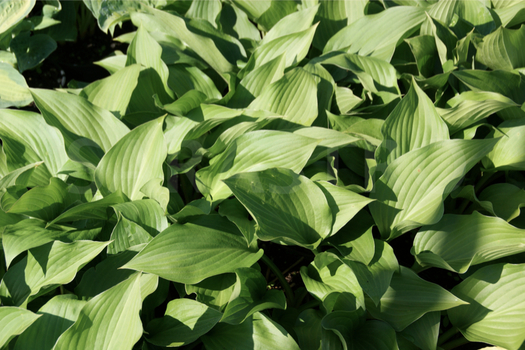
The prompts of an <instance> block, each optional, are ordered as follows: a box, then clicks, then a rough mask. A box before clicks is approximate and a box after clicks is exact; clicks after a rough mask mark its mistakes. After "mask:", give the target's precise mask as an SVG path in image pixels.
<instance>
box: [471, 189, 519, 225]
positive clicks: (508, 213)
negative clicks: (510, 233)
mask: <svg viewBox="0 0 525 350" xmlns="http://www.w3.org/2000/svg"><path fill="white" fill-rule="evenodd" d="M479 199H480V201H488V202H490V203H492V207H493V209H494V212H495V214H496V215H497V216H499V217H500V218H502V219H503V220H505V221H511V220H512V219H515V218H517V217H518V216H519V215H520V208H521V207H523V206H525V191H524V190H523V189H521V188H519V187H516V186H514V185H512V184H510V183H502V184H494V185H491V186H489V187H487V188H486V189H484V190H483V192H481V193H480V195H479Z"/></svg>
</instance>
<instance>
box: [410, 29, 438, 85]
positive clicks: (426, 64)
mask: <svg viewBox="0 0 525 350" xmlns="http://www.w3.org/2000/svg"><path fill="white" fill-rule="evenodd" d="M405 41H406V42H407V43H408V45H409V46H410V50H411V51H412V54H413V55H414V58H415V59H416V64H417V68H418V70H419V75H420V76H424V77H431V76H433V75H434V68H435V65H434V64H435V59H436V56H437V54H438V52H437V47H436V38H435V37H433V36H432V35H419V36H416V37H413V38H409V39H405Z"/></svg>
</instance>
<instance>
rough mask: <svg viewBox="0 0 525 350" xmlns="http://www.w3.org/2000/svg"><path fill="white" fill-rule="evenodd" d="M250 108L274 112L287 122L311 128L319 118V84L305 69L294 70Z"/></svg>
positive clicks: (264, 93)
mask: <svg viewBox="0 0 525 350" xmlns="http://www.w3.org/2000/svg"><path fill="white" fill-rule="evenodd" d="M248 108H250V109H255V110H257V109H262V110H266V111H270V112H274V113H277V114H279V115H282V116H283V118H284V119H286V120H287V121H290V122H293V123H296V124H301V125H305V126H310V125H312V123H313V122H314V120H315V118H317V84H316V82H315V79H314V78H313V76H312V75H311V74H310V73H308V72H307V71H306V70H304V69H303V68H296V69H293V70H291V71H290V72H288V73H286V74H285V75H284V76H283V77H282V78H281V79H279V80H277V81H276V82H274V83H272V84H271V85H269V86H268V87H267V88H266V89H264V91H263V92H262V93H261V95H259V97H257V98H256V99H255V100H254V101H253V102H252V103H251V104H250V105H249V106H248Z"/></svg>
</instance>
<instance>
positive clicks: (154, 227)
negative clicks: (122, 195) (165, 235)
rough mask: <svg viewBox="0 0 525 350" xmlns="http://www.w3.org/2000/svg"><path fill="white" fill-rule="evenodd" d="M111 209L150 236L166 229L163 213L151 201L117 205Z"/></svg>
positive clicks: (166, 222) (166, 221) (166, 223)
mask: <svg viewBox="0 0 525 350" xmlns="http://www.w3.org/2000/svg"><path fill="white" fill-rule="evenodd" d="M111 207H112V208H113V209H114V210H115V212H116V213H117V214H120V215H122V216H123V217H125V218H126V219H129V220H131V221H133V222H135V223H137V224H139V225H140V226H142V228H144V229H145V230H146V231H147V232H148V233H149V234H150V235H152V236H156V235H157V234H158V233H159V232H162V231H164V230H165V229H167V228H168V220H167V219H166V216H165V215H164V211H163V210H162V208H161V207H160V205H159V204H158V203H157V202H156V201H154V200H152V199H143V200H138V201H133V202H126V203H118V204H115V205H112V206H111Z"/></svg>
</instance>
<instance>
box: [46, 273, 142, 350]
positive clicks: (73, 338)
mask: <svg viewBox="0 0 525 350" xmlns="http://www.w3.org/2000/svg"><path fill="white" fill-rule="evenodd" d="M140 280H141V278H140V273H137V274H135V275H132V276H131V277H130V278H128V279H127V280H125V281H124V282H121V283H119V284H117V285H116V286H114V287H112V288H110V289H108V290H106V291H104V292H103V293H101V294H99V295H97V296H96V297H94V298H93V299H91V300H90V301H88V302H87V304H86V305H84V307H83V308H82V310H81V311H80V314H79V316H78V319H77V320H76V322H75V323H74V324H73V325H72V326H71V327H70V328H69V329H68V330H67V331H65V332H64V333H63V334H62V335H61V336H60V338H59V339H58V341H57V343H56V345H55V347H54V348H53V349H54V350H64V349H71V350H72V349H86V348H89V347H92V348H94V349H115V350H120V349H122V350H125V349H126V350H127V349H131V347H132V346H133V345H134V344H135V343H136V342H137V341H138V340H139V338H140V337H141V336H142V322H141V321H140V317H139V313H140V309H141V294H140Z"/></svg>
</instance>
